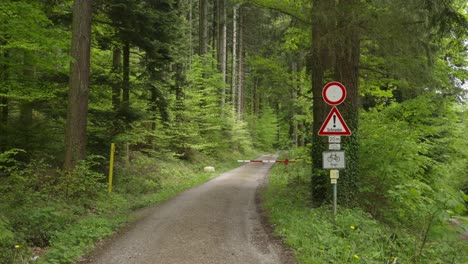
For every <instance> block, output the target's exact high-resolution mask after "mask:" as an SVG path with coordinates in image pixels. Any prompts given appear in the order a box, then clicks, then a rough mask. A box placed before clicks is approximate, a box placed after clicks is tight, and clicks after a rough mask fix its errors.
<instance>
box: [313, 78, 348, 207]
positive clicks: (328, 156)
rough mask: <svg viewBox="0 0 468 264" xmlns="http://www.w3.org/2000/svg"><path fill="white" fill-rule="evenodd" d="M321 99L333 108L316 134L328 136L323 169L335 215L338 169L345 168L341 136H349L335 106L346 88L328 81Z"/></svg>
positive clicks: (342, 99) (323, 155) (343, 97)
mask: <svg viewBox="0 0 468 264" xmlns="http://www.w3.org/2000/svg"><path fill="white" fill-rule="evenodd" d="M322 97H323V100H324V101H325V102H326V103H327V104H329V105H331V106H332V107H333V108H332V110H331V111H330V113H329V114H328V116H327V118H326V119H325V122H323V124H322V127H321V128H320V130H319V132H318V135H319V136H328V151H324V152H323V153H322V162H323V163H322V164H323V169H328V170H330V181H331V184H332V185H333V215H335V216H336V207H337V200H338V187H337V185H338V178H339V172H340V171H339V169H345V168H346V163H345V152H344V151H340V149H341V136H350V135H351V131H350V130H349V128H348V125H347V124H346V122H345V121H344V119H343V117H342V116H341V113H340V111H338V108H336V106H337V105H339V104H341V103H342V102H343V101H344V100H345V99H346V88H345V87H344V85H343V84H341V83H339V82H330V83H328V84H327V85H325V87H323V90H322Z"/></svg>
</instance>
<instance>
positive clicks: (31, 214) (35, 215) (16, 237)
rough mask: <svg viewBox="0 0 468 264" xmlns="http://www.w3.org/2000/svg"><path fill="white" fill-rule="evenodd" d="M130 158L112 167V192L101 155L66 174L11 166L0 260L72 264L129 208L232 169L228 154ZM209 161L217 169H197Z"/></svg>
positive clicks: (38, 165)
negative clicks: (102, 170)
mask: <svg viewBox="0 0 468 264" xmlns="http://www.w3.org/2000/svg"><path fill="white" fill-rule="evenodd" d="M133 155H134V156H135V157H134V159H133V160H132V162H131V163H128V164H125V163H123V162H119V163H117V164H116V171H115V176H114V177H115V178H114V186H113V192H112V193H108V191H107V187H108V186H107V180H106V179H107V176H106V175H105V174H103V173H100V172H96V169H97V168H99V166H100V165H99V164H101V163H102V162H103V160H102V159H103V157H90V158H89V159H88V160H86V161H84V162H82V163H80V164H79V166H78V167H77V170H75V171H74V173H75V174H73V175H70V174H67V173H64V172H62V171H56V170H54V169H52V168H51V167H50V166H49V165H46V164H45V163H43V162H34V163H30V164H20V163H17V165H16V167H10V168H11V171H10V173H11V174H10V175H9V177H8V179H4V180H2V181H1V187H0V191H1V193H2V196H1V197H0V211H1V212H2V218H1V219H0V220H1V221H0V249H1V250H0V260H1V261H0V263H75V262H76V261H77V260H78V259H79V257H80V256H82V255H84V254H86V253H87V252H88V251H89V250H90V249H92V247H93V245H94V244H95V243H96V242H98V241H100V240H102V239H105V238H108V237H109V236H111V235H112V234H113V233H114V232H115V231H116V230H117V229H118V228H120V227H122V226H123V225H124V224H126V223H127V222H129V221H132V220H134V218H135V216H132V214H131V212H132V211H134V210H136V209H139V208H143V207H146V206H149V205H154V204H157V203H159V202H161V201H164V200H167V199H168V198H170V197H173V196H174V195H176V194H178V193H180V192H182V191H184V190H186V189H188V188H191V187H193V186H196V185H198V184H200V183H203V182H205V181H207V180H209V179H211V178H212V177H213V176H214V175H217V174H219V173H221V172H222V171H225V170H228V169H231V168H233V167H235V166H238V163H237V162H236V160H235V158H236V155H232V154H230V155H227V154H225V155H221V156H220V157H219V158H218V159H214V158H209V157H207V156H204V155H201V154H199V155H197V161H196V162H195V161H192V162H188V161H181V160H179V159H177V158H165V159H163V160H162V159H160V158H155V157H148V156H147V155H144V154H142V153H138V152H135V153H133ZM243 155H250V157H253V153H250V154H249V153H245V154H243ZM1 157H2V158H6V157H5V154H4V155H3V156H1ZM237 157H239V158H241V156H240V154H237ZM242 158H245V156H242ZM208 165H209V166H215V168H216V172H214V173H213V172H204V171H203V167H204V166H208ZM77 177H79V178H80V179H86V181H84V182H83V181H76V180H75V179H77ZM44 253H45V254H44Z"/></svg>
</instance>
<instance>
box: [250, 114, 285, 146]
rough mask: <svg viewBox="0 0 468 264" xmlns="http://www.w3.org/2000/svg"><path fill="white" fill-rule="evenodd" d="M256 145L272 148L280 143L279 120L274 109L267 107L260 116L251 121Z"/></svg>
mask: <svg viewBox="0 0 468 264" xmlns="http://www.w3.org/2000/svg"><path fill="white" fill-rule="evenodd" d="M250 124H251V131H252V136H253V143H254V147H255V148H257V149H262V150H271V149H273V147H274V146H275V145H276V143H278V130H279V128H278V120H277V118H276V114H275V113H273V109H271V108H270V107H265V108H264V109H262V111H261V113H260V116H259V117H257V118H253V120H252V121H250Z"/></svg>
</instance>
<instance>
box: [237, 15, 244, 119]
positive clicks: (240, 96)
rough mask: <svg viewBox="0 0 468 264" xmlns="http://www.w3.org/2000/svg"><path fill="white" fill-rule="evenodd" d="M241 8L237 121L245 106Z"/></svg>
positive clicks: (240, 17) (240, 18) (240, 117)
mask: <svg viewBox="0 0 468 264" xmlns="http://www.w3.org/2000/svg"><path fill="white" fill-rule="evenodd" d="M241 10H242V9H241V8H239V40H238V42H239V61H238V65H239V70H238V71H239V73H238V78H239V80H238V85H237V120H242V116H243V112H244V109H243V105H244V88H243V86H244V42H243V36H244V32H243V26H244V25H243V16H242V12H241Z"/></svg>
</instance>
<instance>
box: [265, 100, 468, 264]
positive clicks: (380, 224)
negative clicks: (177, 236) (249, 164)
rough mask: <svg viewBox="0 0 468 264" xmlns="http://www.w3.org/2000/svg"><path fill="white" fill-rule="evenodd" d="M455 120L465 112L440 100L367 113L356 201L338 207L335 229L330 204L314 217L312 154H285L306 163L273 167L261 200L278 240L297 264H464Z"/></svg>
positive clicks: (461, 157) (459, 133) (461, 138)
mask: <svg viewBox="0 0 468 264" xmlns="http://www.w3.org/2000/svg"><path fill="white" fill-rule="evenodd" d="M422 105H424V107H422ZM461 120H466V107H464V108H463V107H462V108H460V106H459V105H458V104H453V103H451V101H450V100H447V99H444V98H441V97H440V96H421V97H419V98H416V99H414V100H410V101H407V102H405V103H402V104H396V103H395V104H392V105H390V106H389V107H386V108H384V109H380V110H377V109H374V110H372V111H367V112H363V113H362V115H361V124H362V125H361V130H360V131H359V134H360V137H361V140H362V148H361V152H360V156H361V162H360V170H361V175H360V176H361V177H360V179H361V181H360V182H359V183H358V184H357V186H358V188H357V189H355V190H353V192H355V194H356V196H357V197H358V198H357V199H356V202H355V204H354V205H353V206H339V207H338V213H337V216H336V220H335V219H334V216H333V210H332V208H331V205H330V202H331V201H330V197H329V198H328V203H326V204H325V205H323V206H321V207H318V208H311V192H310V188H309V186H310V182H311V179H312V180H313V179H314V178H313V177H312V178H311V176H310V164H311V161H310V152H309V150H308V149H297V150H294V151H291V152H290V153H289V154H288V156H289V157H297V156H302V157H303V158H304V160H305V161H304V162H302V163H291V165H290V166H289V168H288V170H285V169H284V168H283V167H282V166H276V167H275V168H274V169H273V170H272V174H271V176H270V179H269V185H268V187H267V190H266V191H265V193H264V198H265V207H266V209H267V211H268V213H269V216H270V217H271V223H272V224H273V225H274V227H275V232H276V233H277V234H278V235H279V236H281V237H282V238H283V239H284V241H285V243H286V245H288V246H290V247H291V248H292V249H293V250H294V252H295V253H296V258H297V260H298V262H299V263H431V264H432V263H460V264H461V263H466V262H467V261H468V243H467V241H466V232H467V230H468V229H467V226H466V224H464V223H463V220H457V219H463V218H458V217H459V216H460V215H464V214H466V202H467V201H468V197H467V195H466V194H465V193H464V192H463V191H461V190H465V192H466V188H467V177H466V169H467V163H466V160H467V158H468V156H467V155H468V152H467V149H468V145H467V144H468V142H467V141H466V135H465V131H466V130H467V127H466V123H465V122H461ZM343 147H346V146H343ZM340 180H342V178H340V179H338V192H340V191H341V189H340V184H339V183H340ZM328 186H329V188H330V189H331V188H332V185H331V184H329V185H328ZM341 202H342V201H341ZM338 203H339V204H340V201H338ZM454 222H459V224H454ZM463 234H465V236H463Z"/></svg>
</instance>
